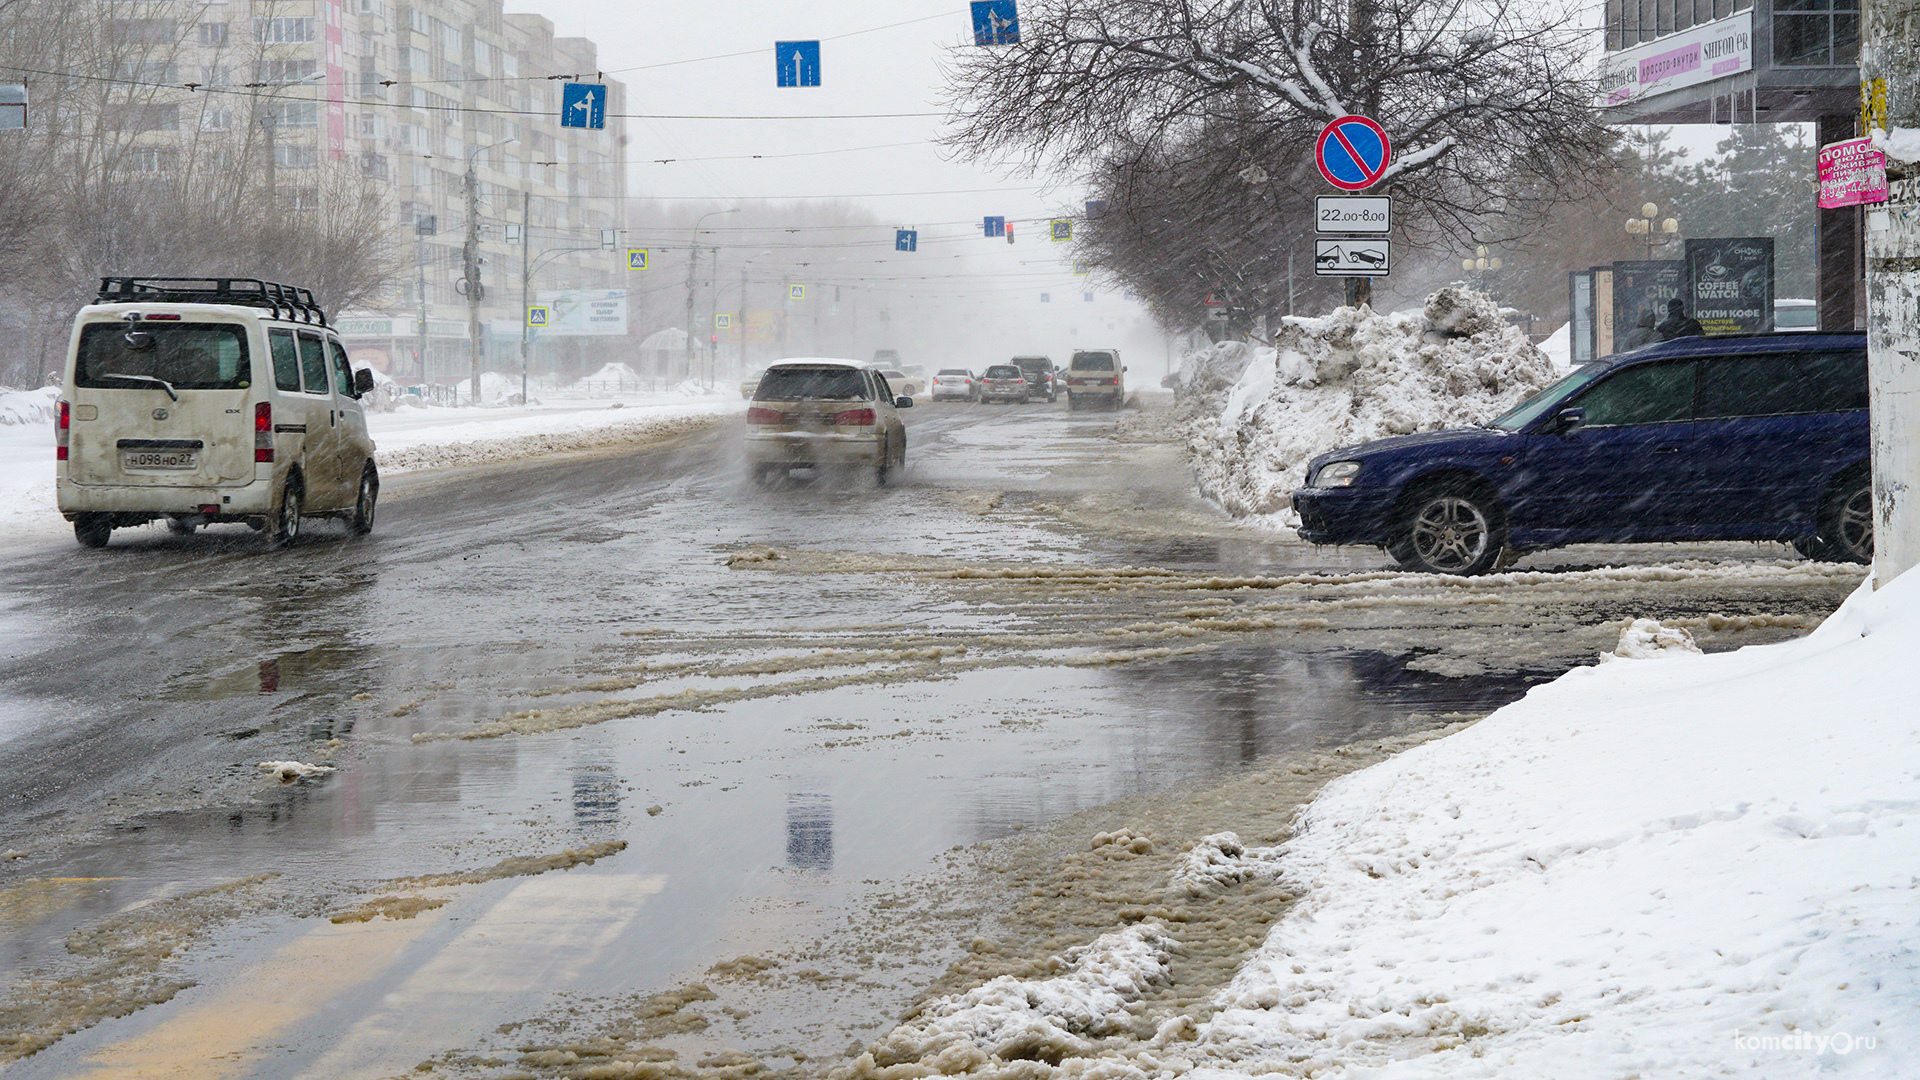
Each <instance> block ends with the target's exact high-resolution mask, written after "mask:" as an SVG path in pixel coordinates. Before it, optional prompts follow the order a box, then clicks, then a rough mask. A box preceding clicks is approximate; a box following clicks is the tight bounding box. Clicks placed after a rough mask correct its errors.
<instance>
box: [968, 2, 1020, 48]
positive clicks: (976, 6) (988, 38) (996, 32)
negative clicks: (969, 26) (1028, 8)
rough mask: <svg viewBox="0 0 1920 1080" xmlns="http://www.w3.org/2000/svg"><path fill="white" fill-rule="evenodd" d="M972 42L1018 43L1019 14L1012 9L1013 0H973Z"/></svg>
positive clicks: (986, 43) (991, 43)
mask: <svg viewBox="0 0 1920 1080" xmlns="http://www.w3.org/2000/svg"><path fill="white" fill-rule="evenodd" d="M973 43H974V44H975V45H1017V44H1019V43H1020V15H1019V13H1018V12H1016V11H1015V10H1014V6H1013V0H973Z"/></svg>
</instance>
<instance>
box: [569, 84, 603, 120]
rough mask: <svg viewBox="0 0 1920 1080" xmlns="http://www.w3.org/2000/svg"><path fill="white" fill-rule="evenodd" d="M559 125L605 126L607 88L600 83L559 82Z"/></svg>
mask: <svg viewBox="0 0 1920 1080" xmlns="http://www.w3.org/2000/svg"><path fill="white" fill-rule="evenodd" d="M560 126H561V127H572V128H604V127H606V126H607V88H606V87H605V86H603V85H601V84H600V83H573V82H570V83H561V84H560Z"/></svg>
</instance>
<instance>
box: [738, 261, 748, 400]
mask: <svg viewBox="0 0 1920 1080" xmlns="http://www.w3.org/2000/svg"><path fill="white" fill-rule="evenodd" d="M748 261H749V262H751V261H752V260H748ZM734 333H736V334H739V335H740V377H741V378H743V379H744V378H746V377H747V372H748V371H750V370H752V368H751V367H750V366H749V365H748V364H747V263H741V264H740V317H739V318H738V319H737V320H735V322H734Z"/></svg>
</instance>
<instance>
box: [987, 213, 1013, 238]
mask: <svg viewBox="0 0 1920 1080" xmlns="http://www.w3.org/2000/svg"><path fill="white" fill-rule="evenodd" d="M981 220H982V223H983V227H984V228H985V229H986V233H987V237H988V238H989V239H991V238H993V237H995V236H1005V235H1007V219H1006V218H1003V217H990V218H983V219H981Z"/></svg>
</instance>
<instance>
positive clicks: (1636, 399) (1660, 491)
mask: <svg viewBox="0 0 1920 1080" xmlns="http://www.w3.org/2000/svg"><path fill="white" fill-rule="evenodd" d="M1695 373H1696V365H1695V362H1694V361H1693V360H1692V359H1691V358H1687V359H1679V360H1668V361H1662V362H1659V363H1652V364H1636V365H1634V366H1631V367H1627V368H1623V369H1621V370H1619V371H1615V372H1611V373H1609V374H1607V375H1605V376H1602V377H1601V378H1600V379H1599V380H1597V381H1595V382H1594V383H1593V385H1591V386H1589V387H1587V388H1586V390H1585V391H1583V392H1582V393H1580V394H1579V395H1578V396H1577V397H1574V398H1572V399H1570V400H1569V401H1568V402H1567V407H1569V408H1579V409H1584V410H1585V411H1586V420H1585V422H1584V423H1583V424H1582V425H1581V426H1580V427H1577V428H1575V429H1574V430H1572V431H1569V432H1564V433H1549V432H1547V431H1537V432H1535V433H1534V434H1533V435H1532V436H1530V437H1529V439H1528V444H1527V448H1526V450H1525V454H1526V459H1525V468H1524V470H1519V471H1520V472H1521V473H1522V474H1523V475H1525V476H1526V480H1525V495H1526V497H1527V499H1528V501H1529V503H1530V505H1531V508H1532V510H1533V511H1534V513H1536V514H1537V515H1538V517H1537V518H1536V519H1535V520H1536V522H1537V527H1540V528H1547V529H1556V530H1566V531H1569V532H1572V533H1575V534H1577V535H1576V536H1573V537H1569V539H1594V540H1599V539H1608V540H1627V539H1633V538H1636V537H1639V538H1646V539H1655V538H1657V537H1658V534H1659V532H1660V531H1661V530H1662V529H1664V528H1667V527H1670V526H1672V525H1675V524H1677V523H1679V522H1680V521H1681V520H1682V517H1683V511H1684V507H1685V506H1686V504H1687V502H1688V500H1689V497H1690V488H1691V486H1692V470H1693V395H1694V378H1695ZM1549 423H1551V421H1549ZM1530 524H1533V523H1530Z"/></svg>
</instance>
